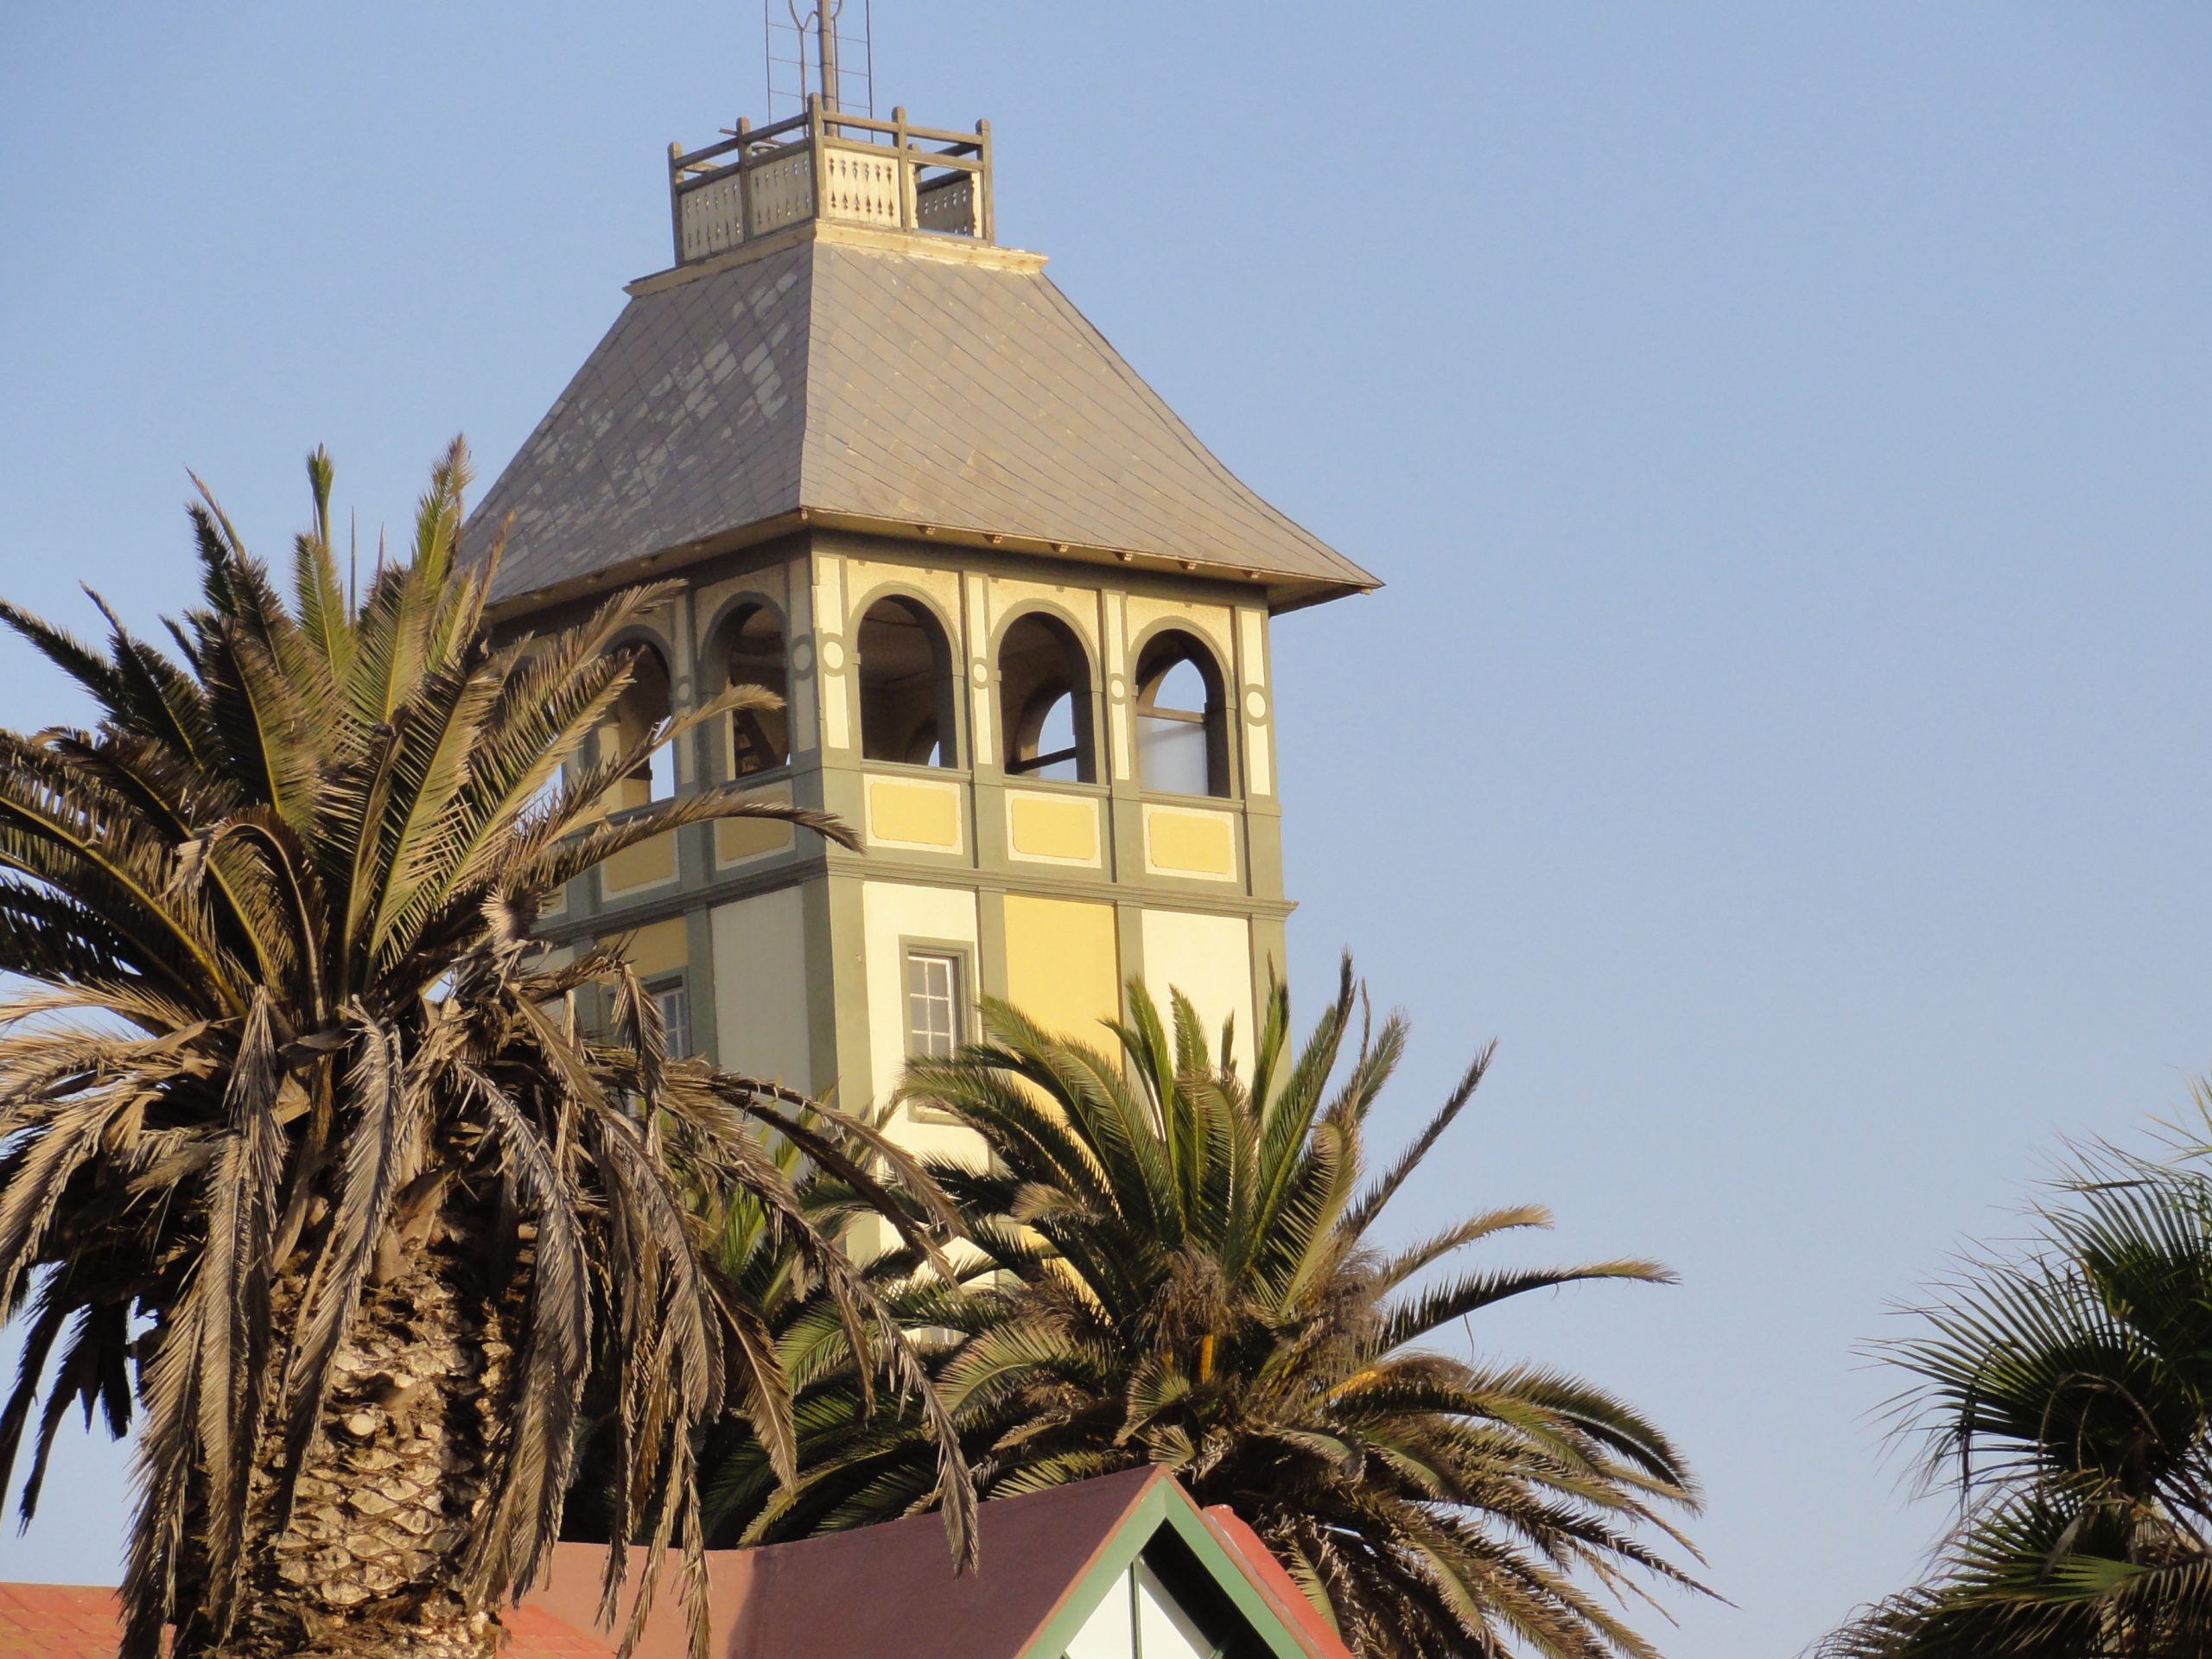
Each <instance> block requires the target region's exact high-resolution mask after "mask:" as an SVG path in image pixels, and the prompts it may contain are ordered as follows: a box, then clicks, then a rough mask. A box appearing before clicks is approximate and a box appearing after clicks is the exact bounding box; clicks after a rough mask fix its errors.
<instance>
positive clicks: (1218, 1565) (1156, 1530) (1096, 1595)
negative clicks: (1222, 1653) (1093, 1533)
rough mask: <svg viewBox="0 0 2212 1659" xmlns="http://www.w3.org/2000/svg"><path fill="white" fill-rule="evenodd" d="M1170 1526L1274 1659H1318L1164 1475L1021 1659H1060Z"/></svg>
mask: <svg viewBox="0 0 2212 1659" xmlns="http://www.w3.org/2000/svg"><path fill="white" fill-rule="evenodd" d="M1162 1527H1166V1529H1169V1530H1170V1531H1172V1532H1173V1533H1174V1535H1175V1536H1176V1538H1177V1539H1178V1540H1179V1541H1180V1542H1181V1543H1182V1544H1183V1546H1184V1547H1185V1548H1187V1549H1188V1550H1189V1551H1190V1552H1191V1554H1192V1556H1193V1557H1195V1558H1196V1559H1197V1561H1198V1565H1199V1566H1200V1567H1202V1568H1204V1569H1205V1573H1206V1575H1207V1577H1209V1578H1210V1579H1211V1580H1212V1581H1213V1583H1214V1585H1215V1586H1216V1587H1217V1588H1218V1589H1219V1590H1220V1591H1221V1592H1222V1593H1223V1594H1224V1595H1225V1596H1227V1597H1228V1598H1229V1600H1230V1604H1231V1605H1233V1606H1234V1607H1235V1608H1236V1611H1237V1612H1238V1614H1239V1615H1240V1616H1242V1618H1243V1620H1244V1622H1245V1624H1247V1625H1248V1626H1249V1627H1250V1629H1251V1632H1252V1634H1253V1635H1254V1636H1255V1637H1258V1638H1259V1640H1260V1641H1261V1642H1262V1643H1264V1644H1265V1647H1266V1649H1267V1651H1268V1653H1270V1654H1272V1655H1274V1659H1311V1655H1310V1650H1309V1649H1307V1648H1306V1644H1305V1643H1303V1642H1302V1641H1300V1639H1299V1637H1298V1636H1297V1634H1296V1632H1294V1630H1291V1628H1290V1627H1289V1626H1288V1625H1287V1624H1284V1623H1283V1621H1282V1618H1281V1615H1280V1614H1278V1613H1277V1612H1276V1611H1275V1610H1274V1608H1273V1607H1272V1606H1271V1605H1268V1600H1267V1598H1266V1597H1264V1596H1262V1594H1261V1593H1260V1592H1259V1590H1258V1588H1257V1587H1256V1586H1255V1585H1254V1584H1253V1583H1252V1581H1251V1580H1249V1578H1247V1577H1245V1575H1244V1569H1243V1567H1240V1566H1238V1565H1237V1562H1236V1558H1235V1557H1234V1556H1232V1555H1230V1553H1229V1552H1228V1551H1227V1550H1226V1549H1224V1548H1222V1543H1221V1540H1220V1539H1218V1538H1217V1537H1216V1536H1215V1535H1214V1530H1213V1529H1212V1528H1211V1527H1210V1526H1208V1525H1207V1524H1206V1518H1205V1516H1203V1515H1201V1514H1200V1513H1199V1512H1198V1508H1197V1506H1196V1505H1195V1504H1193V1503H1192V1502H1191V1499H1190V1497H1188V1496H1187V1495H1186V1494H1185V1492H1184V1491H1183V1489H1182V1488H1181V1487H1179V1486H1178V1485H1177V1484H1175V1483H1174V1482H1173V1480H1171V1479H1169V1478H1167V1476H1166V1471H1160V1473H1159V1474H1158V1475H1157V1476H1156V1477H1155V1478H1154V1479H1153V1480H1152V1481H1151V1482H1150V1484H1147V1486H1146V1487H1145V1489H1144V1493H1143V1495H1142V1496H1141V1497H1139V1498H1138V1499H1137V1501H1136V1502H1135V1503H1132V1504H1131V1505H1130V1506H1129V1508H1128V1512H1127V1513H1126V1514H1124V1515H1123V1516H1122V1518H1121V1520H1120V1521H1118V1522H1116V1523H1115V1527H1114V1530H1113V1532H1112V1533H1111V1534H1110V1535H1109V1536H1108V1537H1107V1540H1106V1541H1105V1542H1104V1543H1103V1544H1102V1545H1100V1546H1099V1549H1098V1553H1097V1554H1096V1555H1094V1556H1093V1557H1092V1558H1091V1561H1090V1566H1089V1567H1086V1568H1085V1569H1084V1574H1083V1576H1082V1577H1081V1578H1080V1579H1078V1580H1076V1582H1075V1584H1074V1586H1072V1587H1071V1588H1070V1590H1069V1591H1068V1592H1067V1593H1066V1594H1065V1596H1063V1597H1062V1598H1061V1599H1060V1603H1059V1605H1058V1606H1057V1607H1056V1608H1054V1609H1053V1611H1052V1617H1051V1618H1047V1619H1046V1621H1045V1623H1044V1624H1043V1625H1042V1626H1041V1627H1040V1628H1039V1630H1038V1631H1037V1634H1036V1635H1034V1636H1033V1637H1030V1638H1029V1642H1028V1644H1027V1646H1026V1647H1024V1648H1023V1649H1021V1652H1020V1655H1019V1656H1018V1659H1061V1656H1062V1655H1063V1654H1065V1652H1066V1651H1067V1649H1068V1643H1071V1642H1072V1641H1074V1640H1075V1638H1076V1635H1077V1632H1078V1631H1079V1630H1082V1629H1083V1627H1084V1622H1085V1621H1086V1620H1088V1619H1089V1618H1090V1616H1091V1614H1092V1613H1094V1612H1096V1611H1097V1610H1098V1607H1099V1605H1100V1604H1101V1603H1102V1602H1103V1601H1104V1600H1105V1599H1106V1598H1107V1597H1108V1596H1109V1595H1111V1594H1112V1593H1114V1592H1115V1591H1116V1590H1117V1589H1118V1588H1119V1587H1120V1586H1121V1585H1122V1580H1124V1578H1125V1577H1126V1576H1127V1574H1128V1572H1129V1570H1130V1569H1131V1568H1132V1567H1135V1565H1136V1563H1137V1560H1138V1558H1139V1557H1140V1556H1141V1555H1142V1554H1144V1552H1145V1549H1146V1547H1147V1545H1149V1544H1150V1543H1151V1542H1152V1541H1153V1540H1154V1538H1155V1537H1157V1536H1159V1535H1160V1529H1161V1528H1162Z"/></svg>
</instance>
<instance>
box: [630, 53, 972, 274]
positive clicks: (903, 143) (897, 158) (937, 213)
mask: <svg viewBox="0 0 2212 1659" xmlns="http://www.w3.org/2000/svg"><path fill="white" fill-rule="evenodd" d="M668 192H669V207H670V212H671V219H672V220H673V224H674V230H675V237H676V263H677V264H679V265H683V264H691V263H693V262H694V261H696V260H700V259H705V258H709V257H712V256H714V255H715V254H718V253H724V252H727V251H729V250H730V249H732V248H738V247H742V246H743V245H745V244H747V243H748V242H752V241H755V240H757V239H758V238H761V237H764V236H767V235H769V234H771V233H772V232H776V231H779V230H781V229H783V228H784V226H787V225H796V224H798V223H800V222H801V221H802V220H804V219H835V220H837V221H839V222H841V223H844V224H849V225H875V226H881V227H883V228H884V229H886V230H897V231H912V232H923V233H927V234H931V235H938V236H952V237H964V238H968V239H969V240H971V241H977V242H989V241H991V240H993V238H994V226H993V224H992V212H991V124H990V123H989V122H988V121H978V122H977V123H976V130H975V131H973V132H945V131H940V130H937V129H935V128H931V127H917V126H912V125H910V124H908V123H907V120H906V111H905V110H904V109H903V108H902V109H897V110H893V111H892V114H891V119H890V120H888V121H880V120H877V119H876V118H874V117H872V116H862V115H849V114H846V113H844V112H843V111H838V110H834V109H830V108H829V107H827V106H826V105H824V104H823V99H822V98H821V97H820V95H819V94H815V95H812V96H810V97H809V98H808V99H807V101H806V109H805V110H804V111H803V112H802V113H800V114H798V115H795V116H792V117H791V118H788V119H786V120H783V121H778V122H776V123H774V124H772V125H769V126H765V127H757V128H756V127H754V126H753V124H751V123H750V122H749V121H745V120H741V121H740V122H739V123H738V124H737V128H736V130H734V132H731V133H730V134H729V136H728V137H727V138H725V139H724V140H723V141H722V142H721V143H713V144H709V145H707V146H705V147H704V148H703V149H695V150H690V151H688V152H687V151H686V150H685V149H683V146H682V145H681V144H671V145H670V146H669V149H668Z"/></svg>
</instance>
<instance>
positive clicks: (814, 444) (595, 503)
mask: <svg viewBox="0 0 2212 1659" xmlns="http://www.w3.org/2000/svg"><path fill="white" fill-rule="evenodd" d="M801 507H807V508H811V509H814V510H816V511H818V512H824V513H830V514H844V515H849V516H850V517H853V518H869V519H875V520H880V521H884V522H889V523H899V524H942V525H944V526H945V527H947V528H948V529H957V530H966V531H982V532H988V533H991V534H997V535H1004V536H1009V537H1019V538H1027V539H1031V540H1035V541H1043V542H1065V543H1072V544H1076V545H1079V546H1084V547H1103V548H1113V549H1116V550H1128V551H1132V552H1137V553H1147V554H1154V555H1158V556H1168V557H1174V558H1187V559H1196V560H1198V561H1200V562H1202V563H1206V564H1211V565H1226V566H1233V567H1236V568H1239V569H1250V570H1255V571H1258V572H1261V573H1262V574H1263V575H1265V576H1266V577H1268V578H1269V579H1270V587H1271V588H1276V589H1278V590H1279V591H1282V592H1292V591H1295V592H1297V593H1298V594H1300V595H1301V597H1305V598H1310V597H1313V596H1318V595H1319V594H1326V593H1334V592H1344V591H1349V590H1352V589H1357V588H1370V587H1373V586H1374V585H1375V579H1374V578H1373V577H1372V576H1370V575H1368V574H1367V573H1366V572H1365V571H1363V570H1362V569H1359V567H1358V566H1357V565H1355V564H1353V563H1351V561H1350V560H1348V559H1346V558H1344V556H1342V555H1341V554H1339V553H1338V552H1336V551H1335V550H1333V549H1332V548H1330V547H1328V546H1326V545H1325V543H1322V542H1320V541H1319V539H1317V538H1316V537H1313V535H1312V534H1310V533H1309V532H1307V531H1305V530H1303V529H1302V528H1300V526H1299V525H1297V524H1294V523H1293V522H1292V521H1291V520H1290V519H1289V518H1286V517H1285V516H1284V515H1283V514H1282V513H1281V512H1277V511H1276V510H1275V509H1274V507H1272V506H1270V505H1268V503H1267V502H1265V501H1263V500H1262V499H1260V497H1259V496H1257V495H1256V494H1255V493H1253V492H1252V491H1251V490H1250V489H1249V488H1247V487H1246V486H1245V485H1244V484H1243V482H1242V481H1240V480H1238V479H1237V478H1236V476H1235V475H1234V474H1231V473H1230V471H1229V469H1228V468H1227V467H1224V466H1223V465H1222V464H1221V462H1220V461H1218V460H1217V459H1216V458H1215V456H1214V455H1213V454H1211V452H1210V451H1209V450H1207V448H1205V445H1203V444H1202V443H1200V442H1198V439H1197V437H1196V436H1195V435H1192V432H1191V430H1190V429H1189V428H1187V427H1186V426H1185V425H1184V424H1183V423H1182V422H1181V421H1180V420H1179V419H1178V418H1177V417H1176V416H1175V414H1174V412H1173V410H1170V409H1169V408H1168V407H1167V405H1166V404H1165V403H1164V402H1162V401H1161V399H1160V397H1159V395H1158V394H1157V393H1155V392H1154V391H1153V390H1152V389H1151V388H1150V387H1149V386H1147V385H1146V384H1145V383H1144V382H1143V381H1142V380H1141V378H1138V376H1137V374H1136V373H1135V371H1134V370H1132V369H1131V368H1130V367H1129V365H1128V364H1127V363H1126V362H1125V361H1123V360H1122V358H1121V356H1120V355H1119V354H1118V353H1116V352H1115V350H1114V348H1113V347H1112V346H1110V345H1109V343H1108V342H1107V340H1106V339H1105V337H1104V336H1103V335H1102V334H1099V332H1098V331H1097V330H1096V328H1095V327H1092V326H1091V325H1090V322H1089V321H1087V320H1086V319H1085V318H1084V316H1083V315H1082V313H1081V312H1079V311H1077V309H1076V308H1075V307H1074V306H1073V305H1072V304H1071V302H1069V301H1068V299H1067V297H1066V296H1065V295H1064V294H1062V293H1061V292H1060V291H1059V289H1057V288H1056V287H1054V286H1053V285H1052V283H1051V282H1049V281H1048V280H1047V279H1046V277H1044V276H1043V275H1042V274H1041V273H1040V272H1038V271H1035V270H1018V269H1002V268H1000V267H998V266H995V265H992V264H980V263H964V262H961V261H957V260H949V259H942V258H927V257H914V256H912V255H908V254H905V253H900V252H898V251H888V250H886V249H883V248H880V247H875V246H862V245H856V244H853V243H849V242H843V241H840V240H838V239H836V238H834V237H831V236H826V235H823V236H816V237H813V238H809V239H804V240H801V241H798V242H796V243H794V244H793V245H791V246H789V247H785V248H780V249H777V250H774V251H770V252H768V253H766V254H763V255H761V256H760V257H756V258H753V259H752V260H749V261H747V262H745V263H742V264H734V265H732V266H729V267H728V268H727V269H724V270H717V271H712V272H709V273H706V274H704V275H702V276H699V277H694V278H692V279H691V280H689V281H686V282H683V283H676V284H674V285H672V286H669V287H664V288H660V289H650V290H648V291H646V292H644V293H641V294H639V295H638V296H636V297H634V298H632V300H631V302H630V303H629V305H628V306H627V307H626V308H625V309H624V310H623V312H622V314H621V315H620V316H619V317H618V318H616V320H615V322H614V325H613V327H612V328H611V329H609V330H608V332H607V337H606V338H605V339H604V340H601V342H600V344H599V346H598V347H597V348H596V349H595V350H594V352H593V353H592V354H591V356H590V357H589V358H588V359H587V360H586V361H585V363H584V365H583V366H582V368H581V369H580V370H578V371H577V372H576V375H575V378H574V379H573V380H572V381H571V382H570V383H569V386H568V389H567V390H566V391H563V393H562V395H561V397H559V398H557V399H556V401H555V403H554V404H553V407H552V409H551V410H549V411H548V412H547V414H546V416H545V418H544V419H543V420H542V421H541V422H540V423H538V426H537V430H536V431H534V432H533V433H531V435H530V437H529V439H528V440H527V441H526V442H524V445H523V447H522V448H521V450H520V451H519V452H518V454H516V456H515V458H514V459H513V460H512V461H510V462H509V463H508V465H507V467H506V468H505V471H504V472H502V473H501V474H500V475H499V479H498V480H497V481H496V482H495V483H494V484H493V486H492V488H491V490H490V491H489V492H487V493H486V496H485V498H484V501H483V504H482V505H481V506H480V507H479V508H478V510H477V512H476V515H475V524H476V525H477V526H479V527H480V528H481V527H484V526H488V525H491V524H497V523H499V521H500V520H501V519H503V518H505V517H506V516H507V515H508V514H509V513H512V514H513V525H512V530H511V531H510V533H509V537H508V542H507V550H506V555H505V562H504V563H503V564H502V567H501V569H500V573H499V583H498V587H497V589H496V592H495V597H496V598H499V599H503V600H504V599H512V598H516V597H518V596H521V595H524V594H530V593H534V592H537V591H539V590H541V589H544V588H551V587H555V586H556V585H559V584H562V583H564V582H569V581H570V580H573V579H575V578H577V577H580V576H585V575H593V574H595V573H597V572H601V571H605V570H610V569H617V568H619V567H621V566H624V565H626V564H628V563H631V562H632V561H633V560H635V559H639V558H641V557H643V556H645V555H647V554H651V553H655V552H659V551H661V550H664V549H668V548H671V547H677V546H682V545H685V544H689V543H696V542H698V541H702V540H704V539H706V538H709V537H715V536H720V535H722V534H725V533H728V532H731V531H741V530H743V529H745V528H747V526H750V525H752V524H760V523H762V522H764V521H766V520H769V519H772V518H779V517H780V516H782V515H784V514H786V513H790V512H795V511H797V510H798V509H799V508H801ZM480 539H481V538H480V537H478V542H479V544H480Z"/></svg>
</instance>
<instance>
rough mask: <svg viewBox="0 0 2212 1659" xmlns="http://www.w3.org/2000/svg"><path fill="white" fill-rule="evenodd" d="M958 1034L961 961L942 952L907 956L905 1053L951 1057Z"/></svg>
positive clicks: (959, 1023)
mask: <svg viewBox="0 0 2212 1659" xmlns="http://www.w3.org/2000/svg"><path fill="white" fill-rule="evenodd" d="M960 1031H961V1007H960V958H959V957H956V956H951V955H950V954H948V953H946V952H944V951H942V950H910V951H908V952H907V953H906V1052H907V1053H908V1054H910V1055H915V1056H922V1055H926V1056H929V1057H930V1058H935V1059H944V1058H950V1055H951V1053H952V1051H953V1050H954V1049H955V1048H957V1047H958V1046H959V1044H960Z"/></svg>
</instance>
